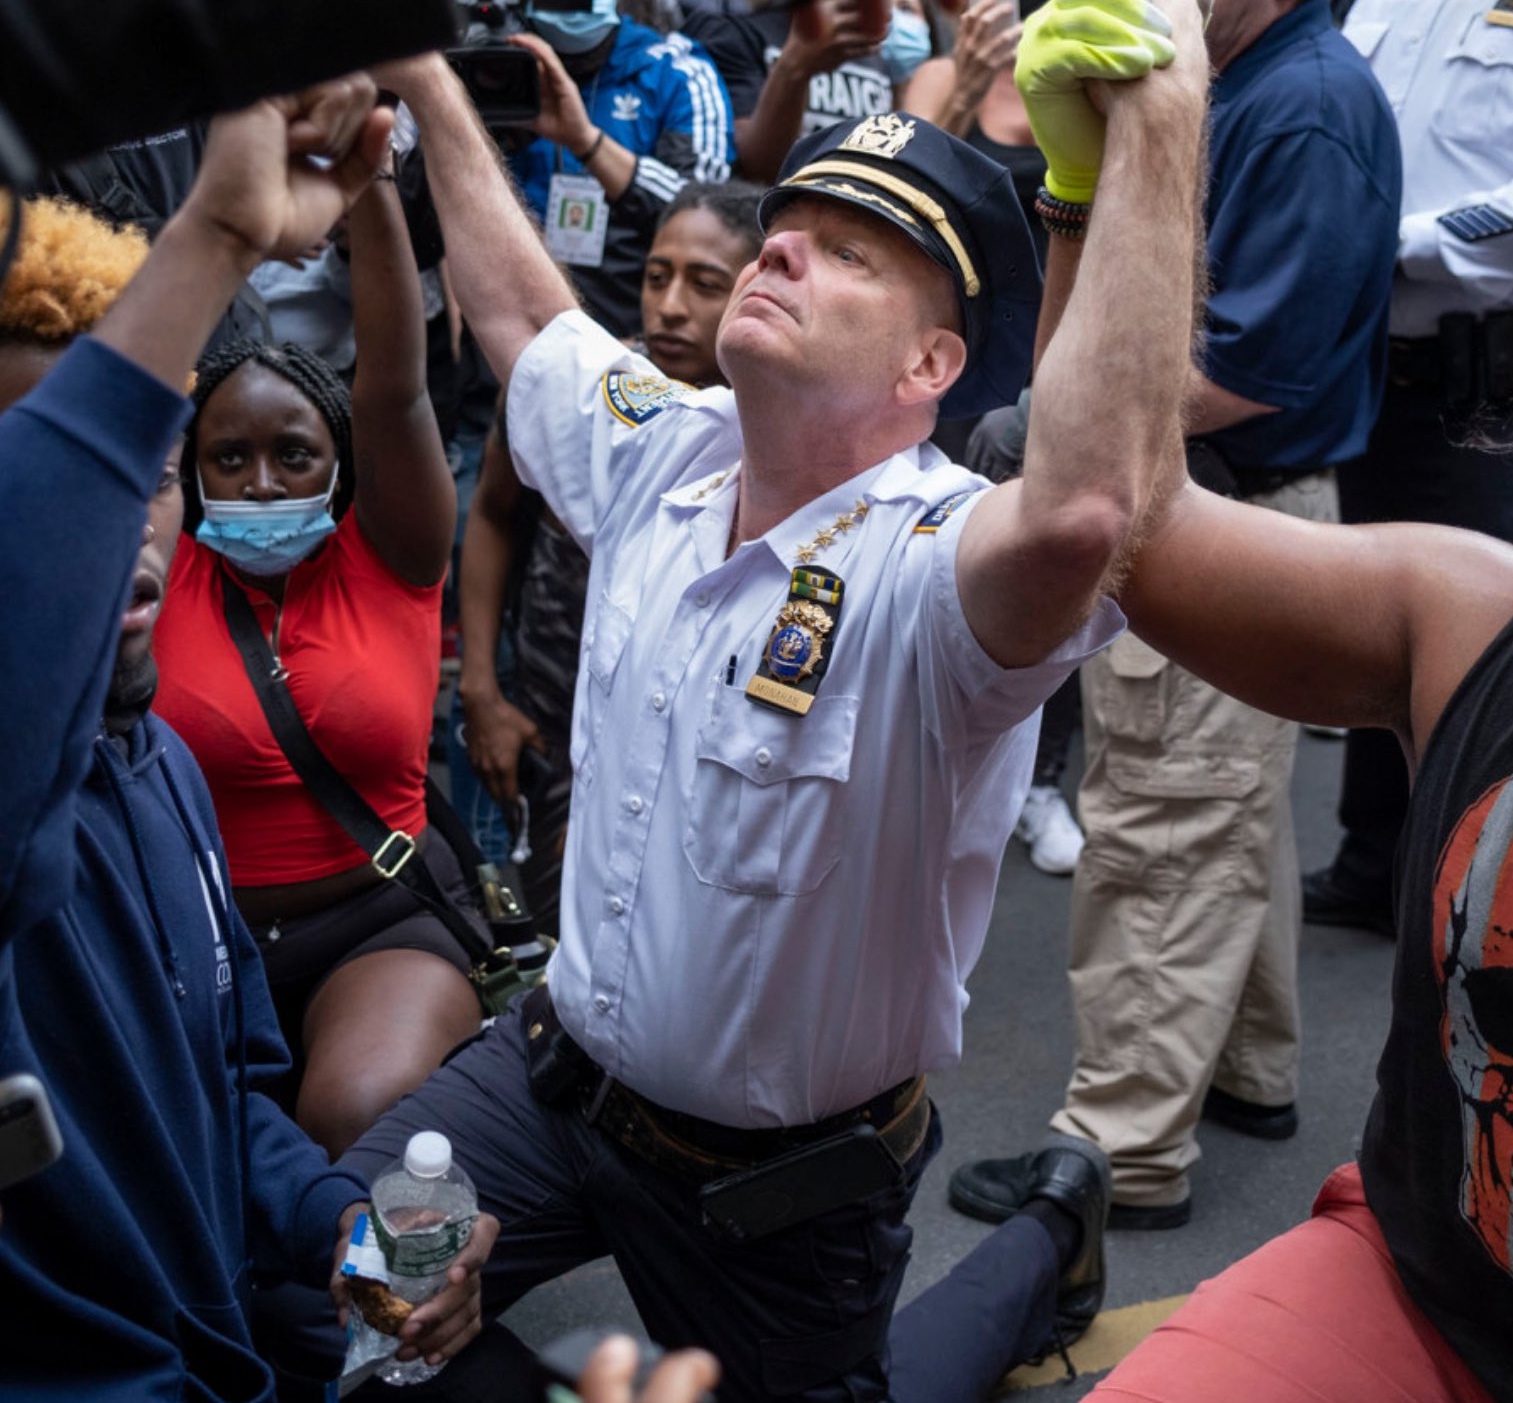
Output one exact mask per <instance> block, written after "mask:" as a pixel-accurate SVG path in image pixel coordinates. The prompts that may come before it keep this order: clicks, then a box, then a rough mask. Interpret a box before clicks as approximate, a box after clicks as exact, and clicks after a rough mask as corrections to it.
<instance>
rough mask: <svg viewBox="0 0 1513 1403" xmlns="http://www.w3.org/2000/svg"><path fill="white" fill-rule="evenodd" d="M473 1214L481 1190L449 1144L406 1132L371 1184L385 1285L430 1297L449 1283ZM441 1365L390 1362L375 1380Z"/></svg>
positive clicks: (419, 1378)
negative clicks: (398, 1152) (400, 1151)
mask: <svg viewBox="0 0 1513 1403" xmlns="http://www.w3.org/2000/svg"><path fill="white" fill-rule="evenodd" d="M477 1218H478V1193H477V1190H475V1189H474V1187H473V1181H472V1180H471V1179H470V1178H468V1175H467V1171H466V1170H464V1169H463V1168H462V1167H461V1166H460V1165H456V1164H453V1163H452V1142H451V1141H450V1140H448V1139H447V1137H446V1136H445V1135H441V1134H438V1133H437V1132H436V1131H434V1130H422V1131H421V1132H420V1133H419V1134H418V1135H413V1136H411V1137H410V1143H409V1144H408V1145H407V1146H406V1147H405V1152H404V1157H403V1158H402V1159H397V1160H395V1161H394V1163H393V1164H391V1165H390V1166H389V1167H388V1168H387V1169H385V1170H384V1172H383V1173H382V1174H380V1175H379V1176H378V1178H377V1179H376V1180H374V1183H373V1226H374V1231H375V1232H376V1234H377V1236H378V1245H379V1246H380V1247H381V1248H382V1249H383V1254H384V1261H385V1262H386V1263H387V1264H388V1268H389V1289H390V1290H392V1291H393V1292H394V1294H395V1295H397V1296H400V1297H402V1298H403V1299H404V1300H406V1301H412V1302H415V1303H417V1304H418V1303H419V1302H421V1301H428V1300H430V1299H431V1297H432V1296H434V1295H435V1294H436V1293H437V1292H438V1291H440V1290H441V1288H442V1287H443V1286H445V1285H446V1281H447V1268H448V1267H449V1266H451V1264H452V1259H453V1258H454V1257H456V1256H457V1254H458V1253H459V1252H461V1251H462V1248H463V1245H464V1244H465V1243H466V1242H467V1240H468V1235H469V1234H470V1233H471V1232H472V1231H473V1224H474V1222H475V1221H477ZM444 1367H445V1366H444V1365H441V1364H427V1363H426V1361H425V1360H424V1359H423V1358H422V1359H412V1360H410V1361H408V1362H406V1363H403V1364H401V1363H399V1362H398V1361H397V1360H394V1359H390V1360H389V1362H388V1363H387V1364H385V1365H384V1366H383V1367H382V1368H381V1369H380V1370H379V1371H378V1377H379V1378H381V1379H382V1380H383V1381H384V1382H385V1383H386V1384H418V1383H424V1382H425V1381H426V1380H427V1379H433V1378H435V1377H436V1375H437V1374H439V1373H440V1372H441V1371H442V1369H443V1368H444Z"/></svg>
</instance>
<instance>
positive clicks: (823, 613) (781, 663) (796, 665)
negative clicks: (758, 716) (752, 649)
mask: <svg viewBox="0 0 1513 1403" xmlns="http://www.w3.org/2000/svg"><path fill="white" fill-rule="evenodd" d="M845 590H846V586H845V585H844V584H843V583H842V581H841V578H840V576H839V575H836V574H833V573H831V572H830V571H827V570H807V569H804V568H803V567H800V568H799V569H797V570H795V571H794V572H793V575H792V578H791V579H790V580H789V584H788V602H787V603H786V604H784V605H783V608H782V610H781V611H780V612H779V614H778V617H777V622H776V623H775V624H774V625H773V628H772V636H771V637H770V638H769V639H768V640H767V647H766V649H765V650H764V651H763V653H762V668H763V669H765V671H759V672H758V673H757V674H756V676H755V677H753V678H752V679H751V681H750V682H748V683H747V684H746V695H747V696H748V697H750V698H751V700H752V701H754V702H757V703H759V704H761V705H763V706H770V707H774V708H775V709H777V710H779V711H787V712H791V713H793V714H794V715H795V716H805V715H807V714H808V712H809V708H810V707H811V706H813V705H814V694H815V692H816V691H818V690H819V685H820V679H821V678H822V677H823V676H824V675H825V669H826V667H827V666H828V665H829V658H828V657H827V656H826V654H825V647H826V644H829V645H830V647H831V648H832V649H833V648H834V646H835V632H836V629H837V627H838V626H839V624H840V615H841V598H842V596H843V595H844V594H845Z"/></svg>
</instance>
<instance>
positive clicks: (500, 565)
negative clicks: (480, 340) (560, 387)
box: [457, 428, 520, 700]
mask: <svg viewBox="0 0 1513 1403" xmlns="http://www.w3.org/2000/svg"><path fill="white" fill-rule="evenodd" d="M519 505H520V479H519V478H518V477H516V476H515V470H514V465H513V463H512V462H511V461H510V457H509V451H508V449H506V448H505V447H504V444H503V443H502V442H501V440H500V437H499V431H498V429H497V428H496V429H493V430H491V431H490V433H489V436H488V440H487V442H486V443H485V444H484V449H483V464H482V467H481V468H480V470H479V476H478V490H477V491H476V492H475V493H474V494H473V504H472V507H471V508H470V509H469V511H468V520H467V525H466V527H465V528H464V530H463V536H462V566H461V569H460V570H459V572H458V585H457V592H458V626H459V630H460V632H461V635H462V676H461V678H460V685H461V688H462V691H463V694H464V700H466V699H467V696H468V695H469V694H472V695H478V694H479V693H492V692H493V691H495V690H497V683H496V681H495V677H494V654H495V652H496V651H497V648H498V644H499V630H500V627H501V624H502V620H503V617H504V592H505V589H506V587H507V586H508V584H509V577H510V567H511V564H512V561H513V558H514V547H513V540H514V523H515V514H516V512H517V510H518V509H519Z"/></svg>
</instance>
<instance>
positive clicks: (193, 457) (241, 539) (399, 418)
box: [156, 180, 481, 1157]
mask: <svg viewBox="0 0 1513 1403" xmlns="http://www.w3.org/2000/svg"><path fill="white" fill-rule="evenodd" d="M350 237H351V246H352V311H353V326H354V333H355V338H356V344H357V348H358V361H357V376H356V380H355V382H354V386H353V391H352V394H351V396H350V399H349V397H348V394H347V391H346V388H345V386H344V385H343V384H342V382H341V380H340V379H339V378H338V377H337V376H336V374H335V372H334V371H332V370H331V369H330V368H329V367H327V366H326V365H325V364H324V362H322V361H320V360H319V359H318V358H317V357H315V356H313V355H311V354H310V353H308V352H306V351H303V350H302V349H301V348H299V347H297V346H283V347H272V346H267V345H262V344H259V343H253V342H239V343H236V344H234V345H232V346H229V347H226V348H224V349H223V350H221V351H219V352H217V353H214V354H212V355H211V356H209V357H207V358H206V360H205V361H203V362H202V363H201V366H200V371H199V380H198V383H197V385H196V387H195V390H194V400H195V405H196V414H195V417H194V419H193V421H192V422H191V424H190V426H189V430H188V435H187V441H186V445H185V451H184V466H183V473H184V480H185V497H186V512H185V518H186V519H185V529H186V533H187V534H188V536H189V538H188V539H186V540H185V541H184V542H183V543H182V544H181V546H180V548H179V552H178V555H177V557H176V559H175V562H174V566H173V572H172V575H171V576H170V580H169V588H168V593H167V599H166V602H165V605H164V609H163V613H162V618H161V620H160V625H159V632H158V638H157V656H158V663H159V668H160V671H161V686H160V689H159V692H158V699H157V704H156V705H157V710H158V712H159V713H160V714H161V715H162V716H163V717H164V718H165V719H166V720H167V721H168V722H169V723H170V724H171V725H172V726H173V727H174V728H175V729H176V730H178V731H179V732H180V734H181V735H182V736H183V737H184V739H185V740H186V741H187V742H188V744H189V746H190V748H191V749H192V750H193V751H194V754H195V757H196V759H198V761H199V762H200V765H201V767H202V768H203V769H204V771H205V774H206V776H207V778H208V779H209V781H210V788H211V792H212V795H213V797H214V799H215V805H216V812H217V815H218V817H219V820H220V823H221V828H222V832H223V834H224V837H225V842H226V849H227V854H228V856H229V859H230V865H231V880H232V884H233V887H234V890H235V896H236V901H237V904H238V906H239V907H240V909H241V912H242V914H243V916H244V917H245V918H246V920H247V923H248V925H249V926H250V927H251V928H252V932H253V935H254V936H255V937H256V938H257V940H258V944H259V947H260V948H261V950H262V952H263V956H264V961H265V965H266V968H267V971H268V976H269V983H270V985H271V987H272V990H273V995H274V999H275V1002H276V1004H277V1005H278V1009H279V1016H280V1019H281V1021H282V1024H283V1027H284V1033H285V1037H286V1038H287V1039H288V1041H289V1044H290V1050H291V1052H292V1053H293V1054H294V1057H295V1064H296V1077H297V1080H296V1081H295V1082H294V1083H292V1086H297V1093H296V1094H295V1095H294V1096H293V1098H292V1099H293V1108H294V1110H295V1114H296V1116H297V1118H298V1120H299V1122H300V1124H301V1125H303V1126H304V1127H305V1129H306V1130H307V1131H308V1132H309V1133H310V1134H311V1135H312V1136H313V1137H314V1138H315V1139H316V1140H318V1141H319V1142H320V1143H321V1144H323V1145H324V1146H325V1147H326V1148H327V1150H328V1151H330V1153H331V1154H332V1156H333V1157H334V1156H336V1155H338V1154H340V1153H341V1151H342V1150H344V1149H345V1148H346V1147H347V1146H348V1145H349V1144H350V1143H351V1142H352V1141H353V1140H354V1139H356V1137H357V1136H358V1135H359V1134H360V1133H361V1132H362V1131H363V1130H364V1129H365V1128H366V1127H367V1126H368V1125H369V1124H371V1123H372V1121H373V1120H374V1119H375V1118H376V1117H377V1116H378V1114H379V1113H380V1112H382V1111H383V1110H384V1109H386V1108H387V1107H388V1106H389V1105H391V1104H392V1103H393V1102H394V1101H395V1100H396V1099H397V1098H398V1097H399V1096H400V1095H401V1094H403V1093H404V1092H405V1091H407V1090H409V1089H411V1088H412V1087H414V1086H416V1085H418V1084H419V1083H420V1082H421V1081H422V1080H423V1079H424V1077H425V1075H426V1073H427V1072H429V1071H430V1070H432V1069H433V1068H434V1067H436V1066H437V1065H438V1064H439V1063H440V1061H441V1059H442V1057H443V1056H444V1055H445V1054H446V1053H447V1051H448V1050H449V1049H450V1048H452V1047H453V1046H455V1045H456V1044H457V1043H458V1042H459V1041H461V1040H462V1039H463V1038H465V1037H467V1036H469V1035H470V1034H471V1033H472V1032H474V1031H476V1029H477V1026H478V1017H479V1013H478V1001H477V998H476V996H475V995H474V992H473V989H472V986H471V985H470V984H469V983H468V981H467V978H466V971H467V969H468V961H467V959H466V957H465V955H464V953H463V951H462V949H461V947H460V945H459V943H458V941H457V940H456V938H455V937H454V936H453V935H452V934H450V933H449V932H448V931H447V929H446V928H445V926H443V925H442V924H441V922H440V921H439V920H438V919H437V918H436V917H435V916H434V915H432V914H431V913H430V912H428V911H426V910H424V909H423V908H421V907H420V906H419V904H418V903H417V902H416V900H415V898H414V897H413V896H411V894H410V893H409V891H408V890H407V889H406V888H404V887H403V886H400V885H399V884H398V883H395V882H392V881H386V880H385V879H384V878H383V877H381V876H380V875H379V873H378V872H377V871H376V869H375V868H374V867H373V866H372V864H371V863H370V862H369V860H368V857H367V854H366V853H365V852H364V851H363V849H361V848H360V847H359V846H358V845H357V844H356V843H355V842H354V841H353V840H352V839H351V838H350V837H349V836H348V835H347V833H346V831H345V830H344V829H343V828H342V826H341V825H340V824H339V823H338V822H337V821H336V820H335V819H334V818H332V817H331V815H330V813H329V812H328V811H327V809H326V808H325V806H324V805H323V804H322V803H321V801H320V800H319V799H318V798H316V797H315V796H314V795H313V794H312V793H311V792H310V791H309V790H308V789H307V788H306V786H305V785H304V784H303V782H302V781H301V780H300V779H299V777H298V776H297V775H296V774H295V772H294V770H293V769H292V768H291V766H290V764H289V761H288V760H287V758H286V757H285V755H284V752H283V750H282V748H281V747H280V746H279V743H278V741H277V740H276V739H275V738H274V736H273V734H272V732H271V730H270V729H269V726H268V723H267V721H266V719H265V718H264V715H263V712H262V708H261V706H260V704H259V702H258V700H257V697H256V694H255V693H254V692H253V689H252V686H251V684H250V682H249V681H248V678H247V674H246V669H245V665H244V663H243V660H242V656H241V654H240V652H239V651H238V649H237V646H236V644H235V642H234V641H233V640H232V637H231V634H230V630H229V628H228V625H227V623H226V619H225V616H224V613H223V600H224V598H225V591H226V590H227V589H228V588H232V587H234V588H237V589H240V590H241V592H242V593H243V594H244V595H245V596H246V597H247V599H248V600H249V601H250V602H251V604H252V606H253V610H254V612H255V613H256V615H257V618H258V620H259V622H260V623H261V625H262V627H263V631H264V634H265V636H266V637H267V638H268V640H269V644H270V647H271V648H272V651H273V653H274V655H275V656H276V658H277V659H278V661H279V663H280V664H281V665H282V667H283V669H284V671H285V673H286V683H287V686H288V689H289V692H290V694H291V695H292V697H293V699H294V703H295V707H296V709H297V710H298V711H299V713H300V717H301V719H302V720H303V721H304V723H305V725H306V727H307V729H308V730H309V731H310V733H311V735H312V737H313V738H314V740H315V743H316V745H317V746H318V747H319V749H320V750H321V751H322V752H323V753H324V754H325V756H326V758H327V759H328V760H329V761H330V762H331V763H332V765H334V766H335V768H336V769H337V770H338V772H340V773H341V774H342V775H343V777H344V778H345V779H346V780H347V781H348V782H349V783H350V784H351V785H353V786H354V787H355V788H356V789H357V790H358V792H359V793H360V794H361V795H362V796H363V797H364V798H365V799H366V800H367V801H368V803H369V804H370V805H371V806H372V807H373V808H374V809H375V810H376V811H377V812H378V814H379V815H380V817H381V818H382V819H383V820H384V822H385V823H386V824H387V825H388V826H389V827H390V828H391V829H398V830H401V831H403V832H405V833H408V834H411V835H414V836H417V837H418V838H419V839H420V840H421V844H422V846H421V849H420V853H419V854H418V855H417V857H416V858H415V859H413V860H415V861H421V860H423V861H425V862H426V863H427V865H428V866H429V867H430V868H431V870H432V872H433V874H434V875H435V876H436V877H437V879H438V881H439V882H440V884H441V885H442V886H443V887H444V888H447V889H449V890H450V891H452V892H453V893H454V895H457V896H462V894H463V893H464V892H465V889H466V888H465V882H464V880H463V878H462V875H461V873H460V871H459V869H458V866H457V863H456V861H455V859H454V858H453V856H452V854H451V852H450V851H449V850H448V849H447V847H446V844H445V843H444V842H443V841H441V840H440V839H439V837H438V836H437V835H434V834H428V833H427V832H426V831H425V795H424V784H425V775H426V762H427V755H428V750H429V742H430V734H431V717H432V711H433V707H434V704H435V698H436V689H437V685H438V666H439V658H440V595H441V580H442V577H443V575H444V573H445V571H446V567H447V562H448V557H449V552H450V548H451V542H452V531H453V524H454V519H455V515H456V502H455V497H454V493H453V488H452V479H451V474H450V472H449V471H448V467H447V463H446V457H445V454H444V452H443V449H442V444H441V437H440V434H439V432H438V430H437V427H436V421H435V416H434V414H433V413H432V410H431V405H430V402H429V400H428V398H427V395H426V383H425V353H424V325H423V318H422V311H421V297H420V288H419V284H418V281H417V277H416V271H415V263H414V259H413V256H412V254H411V252H410V246H409V240H408V236H407V234H406V232H405V225H404V217H403V214H402V211H401V209H400V205H399V200H398V197H397V195H396V192H395V189H394V186H393V184H392V182H386V181H382V180H380V181H379V182H377V183H375V185H374V186H373V188H372V189H370V190H369V191H368V192H367V194H366V195H364V197H363V198H362V199H361V200H360V201H359V202H358V204H357V205H356V206H355V207H354V208H353V211H352V213H351V216H350ZM348 506H350V510H347V509H346V508H347V507H348ZM338 519H339V520H338ZM428 839H429V841H427V840H428ZM464 899H465V898H464ZM480 928H481V923H480Z"/></svg>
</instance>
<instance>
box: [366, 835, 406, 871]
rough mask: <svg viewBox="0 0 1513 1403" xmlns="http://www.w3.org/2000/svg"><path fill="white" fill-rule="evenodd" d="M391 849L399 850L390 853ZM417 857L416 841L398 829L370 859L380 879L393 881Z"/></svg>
mask: <svg viewBox="0 0 1513 1403" xmlns="http://www.w3.org/2000/svg"><path fill="white" fill-rule="evenodd" d="M391 848H395V849H397V851H396V852H390V851H389V850H390V849H391ZM414 856H415V840H414V839H413V838H412V837H410V835H409V834H408V833H406V832H404V831H403V830H402V829H398V828H396V829H395V830H394V831H393V832H392V833H390V834H389V836H388V837H387V838H385V839H384V840H383V843H382V844H381V845H380V846H379V849H378V851H377V852H376V853H374V854H373V856H372V857H371V858H370V859H369V861H371V862H372V864H373V867H374V869H375V870H376V871H377V872H378V875H379V876H380V877H386V878H387V879H388V880H389V881H391V882H392V881H393V880H394V879H395V878H396V877H397V876H399V874H400V872H401V871H402V870H403V868H404V865H405V863H407V862H408V861H409V860H410V859H411V858H412V857H414Z"/></svg>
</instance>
